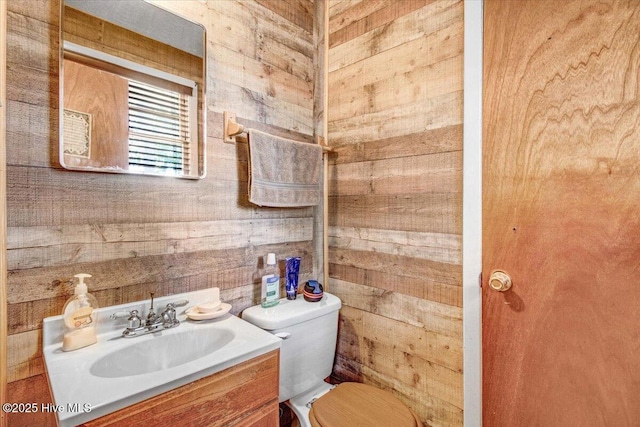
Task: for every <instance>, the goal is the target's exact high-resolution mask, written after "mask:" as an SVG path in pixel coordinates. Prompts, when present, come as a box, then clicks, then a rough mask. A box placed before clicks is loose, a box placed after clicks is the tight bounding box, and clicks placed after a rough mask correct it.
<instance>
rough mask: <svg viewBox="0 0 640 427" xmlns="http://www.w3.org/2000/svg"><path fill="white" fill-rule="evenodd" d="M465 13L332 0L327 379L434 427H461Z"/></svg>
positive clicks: (446, 6) (455, 8)
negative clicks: (335, 310)
mask: <svg viewBox="0 0 640 427" xmlns="http://www.w3.org/2000/svg"><path fill="white" fill-rule="evenodd" d="M462 12H463V11H462V2H460V1H436V2H431V1H420V0H416V1H402V2H392V1H358V0H349V1H347V0H344V1H341V0H333V1H330V3H329V14H330V16H329V33H330V34H329V47H330V49H329V61H328V72H329V75H328V80H329V83H328V84H329V98H328V101H329V104H328V107H327V113H328V140H329V143H330V145H331V146H332V147H334V149H335V153H334V154H333V155H332V156H331V157H330V159H331V165H330V168H329V179H330V181H329V187H330V197H329V236H330V240H329V245H330V246H329V262H330V266H329V273H330V285H331V289H332V292H334V293H336V295H338V296H339V297H340V298H341V299H342V301H343V307H344V308H343V318H342V319H343V321H342V323H341V329H340V335H339V346H338V352H337V359H336V366H335V374H336V375H337V376H344V377H345V378H348V379H350V380H355V381H363V382H366V383H370V384H374V385H377V386H379V387H382V388H385V389H390V390H394V393H395V394H396V395H397V396H398V397H399V398H400V399H401V400H402V401H403V402H404V403H405V404H407V405H408V406H409V407H410V408H411V409H412V410H414V411H415V412H416V413H417V414H418V415H419V416H420V418H421V420H422V421H423V422H425V423H427V424H428V425H434V426H435V425H441V426H453V425H462V372H461V369H462V368H461V346H462V335H461V327H462V311H461V305H462V299H461V297H462V287H461V282H462V276H461V273H462V270H461V263H462V259H461V258H462V257H461V231H462V212H461V207H462V206H461V202H462V193H461V191H462V182H461V178H462V156H461V153H462V126H461V124H462V81H463V80H462V64H463V62H462V45H463V44H462V35H463V31H462V22H463V13H462ZM347 325H350V326H352V327H351V328H350V327H348V326H347ZM426 342H428V343H429V344H427V345H425V343H426ZM438 342H440V343H441V344H437V343H438ZM441 345H442V346H441Z"/></svg>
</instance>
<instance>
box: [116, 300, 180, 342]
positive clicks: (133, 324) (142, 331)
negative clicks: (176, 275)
mask: <svg viewBox="0 0 640 427" xmlns="http://www.w3.org/2000/svg"><path fill="white" fill-rule="evenodd" d="M153 295H154V293H153V292H151V306H150V307H149V313H147V317H146V319H144V320H143V319H142V318H141V317H140V316H139V315H138V310H131V311H130V312H126V311H120V312H116V313H113V314H112V315H111V316H110V317H111V319H117V318H120V317H125V316H128V318H127V328H126V329H125V330H124V331H122V336H123V337H125V338H133V337H138V336H140V335H146V334H149V333H152V332H159V331H162V330H164V329H169V328H174V327H176V326H178V325H179V324H180V321H179V320H178V318H177V314H176V307H183V306H185V305H187V304H189V301H187V300H181V301H176V302H172V303H169V304H167V306H166V307H165V309H164V311H163V312H162V313H160V314H159V315H158V314H156V312H155V311H154V309H153Z"/></svg>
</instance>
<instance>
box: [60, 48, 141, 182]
mask: <svg viewBox="0 0 640 427" xmlns="http://www.w3.org/2000/svg"><path fill="white" fill-rule="evenodd" d="M63 80H64V82H63V88H64V89H63V97H64V108H65V109H70V110H73V111H78V112H81V113H85V114H89V115H90V116H91V131H90V141H91V142H90V146H89V147H90V148H89V153H88V156H87V157H86V158H85V157H78V156H72V155H68V154H65V155H64V163H65V166H72V167H97V168H102V167H114V168H119V169H122V170H127V169H129V82H128V81H127V80H126V79H124V78H122V77H120V76H118V75H115V74H111V73H108V72H106V71H102V70H98V69H96V68H93V67H88V66H86V65H83V64H80V63H77V62H74V61H69V60H65V61H64V77H63ZM88 94H90V96H87V95H88Z"/></svg>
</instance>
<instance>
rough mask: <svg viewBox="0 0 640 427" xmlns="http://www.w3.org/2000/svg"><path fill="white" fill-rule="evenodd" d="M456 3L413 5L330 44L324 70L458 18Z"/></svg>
mask: <svg viewBox="0 0 640 427" xmlns="http://www.w3.org/2000/svg"><path fill="white" fill-rule="evenodd" d="M459 7H460V1H459V0H451V1H449V0H438V1H435V2H429V4H427V5H426V6H425V7H422V8H419V9H415V10H413V11H412V12H411V13H407V14H406V15H402V16H400V17H398V18H397V19H395V20H393V21H391V22H388V23H386V24H385V25H382V26H379V27H376V28H375V29H372V30H371V31H368V32H366V33H364V34H362V35H360V36H359V37H357V38H352V39H350V40H346V41H344V42H343V43H340V44H337V45H334V46H332V47H331V57H330V62H329V65H328V71H329V72H333V71H336V70H338V69H340V68H344V67H346V66H348V65H351V64H354V63H356V62H358V61H361V60H363V59H367V58H369V57H370V56H372V55H376V54H378V53H380V52H383V51H386V50H389V49H394V48H397V47H399V46H400V45H402V44H405V43H408V42H411V41H413V40H416V39H420V38H424V37H426V36H427V35H429V34H433V33H437V32H438V31H440V30H442V29H445V28H447V27H448V26H450V25H452V24H453V23H454V22H458V21H461V20H462V16H461V14H460V11H459ZM415 59H419V58H415ZM332 99H333V97H332Z"/></svg>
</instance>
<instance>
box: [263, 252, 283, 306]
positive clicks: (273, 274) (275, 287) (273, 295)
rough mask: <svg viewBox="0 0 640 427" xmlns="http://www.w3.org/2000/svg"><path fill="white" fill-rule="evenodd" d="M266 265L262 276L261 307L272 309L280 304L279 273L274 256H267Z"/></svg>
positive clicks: (270, 254) (272, 254)
mask: <svg viewBox="0 0 640 427" xmlns="http://www.w3.org/2000/svg"><path fill="white" fill-rule="evenodd" d="M266 264H267V265H266V266H265V269H264V272H263V274H262V294H261V295H262V298H261V300H260V305H261V306H262V307H265V308H267V307H273V306H274V305H278V303H279V302H280V271H279V270H278V267H277V264H276V254H274V253H269V254H267V263H266Z"/></svg>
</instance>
